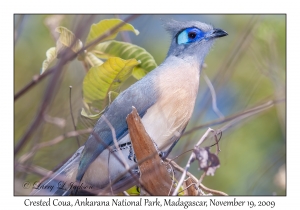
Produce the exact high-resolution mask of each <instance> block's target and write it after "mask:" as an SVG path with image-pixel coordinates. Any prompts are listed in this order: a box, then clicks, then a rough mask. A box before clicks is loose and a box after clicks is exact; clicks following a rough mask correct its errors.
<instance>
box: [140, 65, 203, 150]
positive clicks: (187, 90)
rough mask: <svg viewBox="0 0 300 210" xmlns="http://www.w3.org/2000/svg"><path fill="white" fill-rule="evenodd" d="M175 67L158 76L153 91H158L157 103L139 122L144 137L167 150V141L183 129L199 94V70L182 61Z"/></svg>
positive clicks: (166, 69) (164, 70) (163, 70)
mask: <svg viewBox="0 0 300 210" xmlns="http://www.w3.org/2000/svg"><path fill="white" fill-rule="evenodd" d="M176 64H177V65H173V67H172V68H166V67H165V68H163V69H162V70H161V72H160V73H159V74H158V76H157V78H156V79H155V83H156V84H155V87H158V89H157V91H159V99H158V100H157V103H155V104H154V105H153V106H152V107H151V108H149V109H148V111H147V113H146V114H145V115H144V117H143V118H142V122H143V125H144V126H145V129H146V131H147V133H148V134H149V135H150V137H151V138H152V140H154V141H155V142H156V144H157V146H158V147H162V146H167V147H168V146H170V145H171V144H172V142H169V140H170V139H171V138H172V137H173V136H174V135H175V134H176V133H177V134H180V133H181V131H182V130H183V129H184V127H185V125H186V123H187V122H188V121H189V119H190V118H191V115H192V112H193V109H194V105H195V100H196V96H197V93H198V88H199V67H198V66H193V65H191V64H189V63H186V62H184V61H183V60H180V62H178V61H176ZM167 147H165V148H167ZM162 149H163V148H162Z"/></svg>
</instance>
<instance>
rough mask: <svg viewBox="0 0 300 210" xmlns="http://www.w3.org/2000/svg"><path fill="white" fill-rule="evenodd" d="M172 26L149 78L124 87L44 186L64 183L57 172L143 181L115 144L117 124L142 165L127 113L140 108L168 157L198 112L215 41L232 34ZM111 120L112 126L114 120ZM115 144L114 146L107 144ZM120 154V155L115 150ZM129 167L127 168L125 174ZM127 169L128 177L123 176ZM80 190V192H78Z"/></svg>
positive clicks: (127, 152) (119, 184) (100, 181)
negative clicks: (207, 60)
mask: <svg viewBox="0 0 300 210" xmlns="http://www.w3.org/2000/svg"><path fill="white" fill-rule="evenodd" d="M165 27H166V30H167V31H169V32H170V34H171V36H172V41H171V46H170V49H169V51H168V54H167V56H166V59H165V60H164V62H163V63H162V64H160V65H159V66H158V67H157V68H155V69H154V70H152V71H151V72H150V73H148V74H147V75H146V76H145V77H144V78H142V79H141V80H139V81H137V82H136V83H134V84H133V85H131V86H130V87H129V88H128V89H126V90H125V91H123V92H122V93H121V94H120V95H119V96H118V97H117V98H116V99H115V100H114V101H113V102H112V103H111V104H110V105H109V106H108V107H107V109H106V110H105V112H104V113H103V115H102V116H101V117H100V118H99V120H98V121H97V123H96V125H95V127H94V130H93V133H94V134H96V135H97V137H96V136H95V135H92V134H91V135H90V136H89V138H88V140H87V141H86V143H85V145H84V146H82V147H81V148H79V149H78V150H77V152H76V153H75V154H74V155H73V157H72V158H71V159H70V160H69V161H67V163H65V164H64V165H63V166H62V167H61V168H60V169H59V170H58V171H57V172H56V173H55V174H54V175H53V176H52V177H51V178H49V179H47V180H46V181H44V182H43V183H42V184H41V186H42V185H43V186H47V185H48V186H50V185H53V186H54V188H55V187H57V186H60V185H62V184H61V182H60V181H59V179H56V177H59V176H60V177H65V178H66V179H67V180H69V182H72V181H73V182H74V181H77V182H79V183H83V185H85V186H92V187H93V189H95V188H97V189H104V188H105V187H107V186H109V185H110V183H112V180H115V179H116V178H118V180H115V181H116V182H114V184H113V186H111V188H110V190H113V192H114V193H118V192H121V191H123V190H126V189H129V188H130V187H132V186H134V185H136V184H137V182H136V179H135V178H134V177H133V176H132V174H133V173H134V174H138V170H136V169H134V170H132V171H131V173H129V172H127V173H126V168H125V166H124V164H123V163H122V161H120V157H119V155H120V153H119V151H117V147H116V145H114V139H113V135H112V130H111V127H110V125H111V126H113V128H114V130H115V136H116V139H117V141H118V144H119V148H120V149H121V152H122V153H123V156H124V157H125V159H126V162H127V164H128V166H129V167H131V166H133V165H135V164H136V162H135V159H134V156H133V148H132V146H131V141H130V136H129V133H128V126H127V123H126V117H127V115H128V114H130V113H131V112H132V107H133V106H134V107H135V108H136V109H137V112H138V114H139V116H140V117H141V121H142V123H143V125H144V127H145V129H146V131H147V133H148V134H149V136H150V137H151V139H152V140H153V142H154V143H155V145H156V148H157V149H158V151H159V152H160V153H161V154H162V156H167V155H168V154H169V152H170V150H171V149H172V148H173V146H174V145H175V144H176V142H177V141H178V140H179V138H180V136H181V134H182V133H183V131H184V129H185V127H186V126H187V124H188V122H189V120H190V118H191V115H192V113H193V109H194V105H195V101H196V96H197V93H198V88H199V79H200V72H201V67H202V65H203V63H204V59H205V57H206V55H207V54H208V52H209V50H210V48H211V47H212V45H213V43H214V40H215V39H216V38H219V37H223V36H226V35H228V34H227V33H226V32H225V31H224V30H222V29H217V28H214V27H212V26H211V25H208V24H205V23H202V22H198V21H185V22H180V21H175V20H172V21H169V22H166V23H165ZM108 122H109V123H110V125H109V124H108ZM99 139H101V141H103V143H101V142H100V141H99ZM108 145H109V146H111V147H112V148H113V149H112V150H109V149H108V148H107V146H108ZM111 152H112V153H115V154H113V155H112V154H111ZM124 172H125V173H124ZM121 174H123V176H122V177H120V175H121ZM66 188H68V187H66V186H64V188H63V187H62V188H57V189H52V190H51V191H50V190H49V189H47V188H46V187H41V188H40V189H36V190H34V191H33V192H32V194H33V195H69V194H70V193H72V192H71V190H68V189H67V190H66ZM76 193H78V195H79V194H80V192H79V191H76Z"/></svg>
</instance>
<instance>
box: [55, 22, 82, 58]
mask: <svg viewBox="0 0 300 210" xmlns="http://www.w3.org/2000/svg"><path fill="white" fill-rule="evenodd" d="M55 31H56V32H58V33H60V36H59V38H58V40H57V42H56V50H57V54H59V53H60V52H62V50H63V49H64V48H66V47H71V46H72V47H71V49H72V51H73V52H75V53H76V52H78V51H79V50H80V49H81V48H82V46H83V44H82V42H81V41H80V40H79V39H77V38H76V37H75V35H74V34H73V32H72V31H70V30H69V29H67V28H65V27H62V26H59V27H57V28H56V29H55ZM73 42H75V43H74V44H73Z"/></svg>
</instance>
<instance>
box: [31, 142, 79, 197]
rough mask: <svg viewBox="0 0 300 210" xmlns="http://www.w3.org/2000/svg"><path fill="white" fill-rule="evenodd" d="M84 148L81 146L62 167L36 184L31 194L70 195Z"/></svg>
mask: <svg viewBox="0 0 300 210" xmlns="http://www.w3.org/2000/svg"><path fill="white" fill-rule="evenodd" d="M83 148H84V146H82V147H80V148H79V149H78V150H77V151H76V152H75V153H74V155H73V156H72V157H71V158H70V159H69V160H68V161H67V162H66V163H65V164H64V165H63V166H62V167H60V169H58V170H57V171H56V172H55V173H53V174H52V175H50V176H49V177H48V178H46V179H45V180H43V181H41V182H40V183H39V184H38V185H37V186H35V189H33V191H32V192H31V193H30V195H48V196H49V195H69V194H70V192H71V189H70V187H71V186H72V185H73V184H72V183H74V182H75V176H74V173H76V171H77V169H78V165H79V161H80V156H81V152H82V150H83Z"/></svg>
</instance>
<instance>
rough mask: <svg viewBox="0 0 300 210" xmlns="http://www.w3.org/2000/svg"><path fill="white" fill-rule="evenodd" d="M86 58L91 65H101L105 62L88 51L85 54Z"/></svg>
mask: <svg viewBox="0 0 300 210" xmlns="http://www.w3.org/2000/svg"><path fill="white" fill-rule="evenodd" d="M85 60H86V61H87V62H88V63H89V64H90V65H91V66H100V65H102V64H103V61H102V60H100V59H99V58H97V57H96V56H95V55H94V54H93V53H91V52H87V54H86V56H85Z"/></svg>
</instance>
